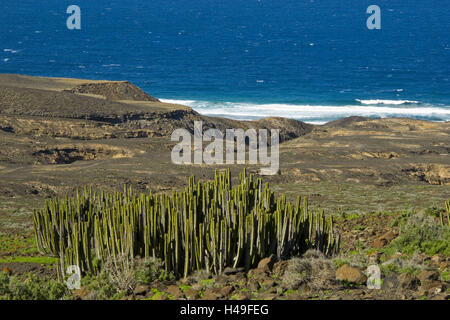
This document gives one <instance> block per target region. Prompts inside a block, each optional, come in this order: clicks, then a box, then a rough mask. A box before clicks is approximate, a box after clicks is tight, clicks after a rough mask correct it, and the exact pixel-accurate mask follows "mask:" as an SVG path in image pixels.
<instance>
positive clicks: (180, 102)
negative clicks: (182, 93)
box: [159, 99, 197, 107]
mask: <svg viewBox="0 0 450 320" xmlns="http://www.w3.org/2000/svg"><path fill="white" fill-rule="evenodd" d="M159 101H161V102H164V103H172V104H183V105H187V106H188V107H190V106H191V104H193V103H195V102H197V101H195V100H175V99H159Z"/></svg>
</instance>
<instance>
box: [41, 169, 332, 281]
mask: <svg viewBox="0 0 450 320" xmlns="http://www.w3.org/2000/svg"><path fill="white" fill-rule="evenodd" d="M239 181H240V183H239V184H238V185H236V186H234V187H233V186H232V183H231V175H230V171H229V170H227V171H226V172H221V173H218V172H217V171H216V172H215V176H214V180H212V181H206V182H202V183H201V182H197V183H196V181H195V178H194V177H190V179H189V183H188V185H187V186H186V187H185V188H184V190H183V191H180V192H176V191H173V192H172V193H171V195H168V194H163V193H162V194H158V195H154V194H153V193H151V192H150V193H149V194H139V195H138V194H136V193H134V192H133V191H132V189H131V188H126V187H125V188H124V191H123V193H120V192H115V193H112V194H108V193H105V192H103V191H102V192H95V191H93V190H92V189H91V188H86V187H85V188H84V189H83V191H77V193H76V196H75V197H67V196H65V197H63V198H54V199H51V200H49V201H47V202H46V203H45V206H44V208H43V209H41V210H38V211H34V218H33V222H34V229H35V235H36V242H37V246H38V248H39V250H40V251H41V252H42V253H44V254H49V255H53V256H55V257H59V259H60V265H59V268H58V269H59V270H58V274H59V275H60V276H64V270H65V268H66V267H67V266H68V265H71V264H76V265H78V266H79V267H80V269H81V270H82V271H83V272H86V273H94V274H95V273H97V272H99V267H98V263H94V262H93V261H94V260H95V261H99V262H100V265H102V264H103V263H104V262H105V261H106V259H107V258H108V257H110V256H112V257H117V256H120V255H123V254H127V255H130V256H137V255H139V256H142V257H145V258H150V257H154V258H160V259H161V260H162V261H164V267H165V270H166V271H167V272H173V273H174V274H175V275H177V276H184V277H186V276H187V275H188V274H190V273H191V272H193V271H195V270H200V269H207V270H209V271H210V272H213V273H216V274H218V273H221V272H222V271H223V270H224V269H225V268H226V267H238V266H243V267H245V268H247V269H248V268H251V267H253V266H255V264H257V263H258V261H259V260H260V259H262V258H264V257H267V256H269V255H271V254H276V255H278V256H279V257H280V258H287V257H289V256H292V255H297V254H301V253H303V252H305V251H306V250H308V249H309V248H317V249H319V250H321V251H322V252H324V253H325V254H327V255H333V254H335V253H336V252H337V251H338V249H339V237H336V236H335V235H334V233H333V222H332V219H331V217H330V218H327V217H325V214H324V213H323V212H318V213H313V212H312V211H310V210H309V209H308V204H307V201H306V199H303V200H302V199H301V198H300V197H298V198H297V201H296V203H295V205H293V204H292V203H290V202H288V201H287V200H286V197H285V196H284V195H281V196H280V197H278V198H276V197H275V195H274V192H273V191H271V190H270V189H269V185H268V184H267V183H266V184H263V182H262V180H261V179H260V178H257V179H256V178H255V177H254V176H253V175H252V174H250V175H247V174H246V171H245V170H244V171H243V172H242V173H241V174H240V176H239Z"/></svg>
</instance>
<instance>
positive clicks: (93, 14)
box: [0, 0, 450, 123]
mask: <svg viewBox="0 0 450 320" xmlns="http://www.w3.org/2000/svg"><path fill="white" fill-rule="evenodd" d="M0 2H1V10H0V73H20V74H28V75H36V76H51V77H72V78H86V79H106V80H129V81H131V82H132V83H134V84H136V85H137V86H140V87H141V88H143V89H144V90H146V91H147V92H148V93H150V94H151V95H153V96H156V97H158V98H160V99H161V100H163V101H169V102H175V103H182V104H185V105H189V106H191V107H192V108H194V109H195V110H196V111H198V112H200V113H202V114H206V115H214V116H224V117H229V118H235V119H257V118H260V117H265V116H283V117H289V118H295V119H299V120H303V121H306V122H311V123H324V122H326V121H330V120H333V119H337V118H341V117H344V116H350V115H362V116H369V117H391V116H399V117H412V118H417V119H427V120H435V121H448V120H450V81H449V78H450V1H442V0H427V1H425V0H407V1H400V0H396V1H393V0H389V1H388V0H371V1H365V0H307V1H304V0H221V1H219V0H217V1H213V0H152V1H142V0H139V1H138V0H127V1H123V0H120V1H119V0H108V1H104V0H97V1H92V0H89V1H88V0H71V1H64V0H46V1H35V0H21V1H6V0H0ZM373 4H375V5H378V6H379V7H380V9H381V11H380V17H381V29H379V30H377V29H374V30H370V29H368V28H367V26H366V20H367V19H368V18H369V16H370V14H368V13H367V12H366V10H367V8H368V6H369V5H373ZM69 5H78V6H79V7H80V9H81V30H69V29H68V28H67V26H66V20H67V18H68V17H69V15H70V14H67V13H66V9H67V7H68V6H69Z"/></svg>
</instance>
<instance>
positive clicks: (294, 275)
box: [282, 250, 335, 290]
mask: <svg viewBox="0 0 450 320" xmlns="http://www.w3.org/2000/svg"><path fill="white" fill-rule="evenodd" d="M282 282H283V284H284V285H286V286H287V287H288V288H291V289H297V288H298V287H300V286H302V285H306V286H308V287H309V288H310V289H311V290H321V289H323V288H326V287H329V286H331V285H332V284H334V282H335V272H334V267H333V263H332V262H331V260H328V259H326V257H325V256H324V255H323V254H321V253H320V252H319V251H316V250H308V251H307V252H306V253H305V254H304V255H303V257H301V258H293V259H291V260H289V263H288V266H287V269H286V271H285V272H284V275H283V277H282Z"/></svg>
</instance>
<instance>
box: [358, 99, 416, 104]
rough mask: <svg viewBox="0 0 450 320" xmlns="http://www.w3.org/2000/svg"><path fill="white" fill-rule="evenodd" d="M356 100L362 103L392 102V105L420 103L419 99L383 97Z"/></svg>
mask: <svg viewBox="0 0 450 320" xmlns="http://www.w3.org/2000/svg"><path fill="white" fill-rule="evenodd" d="M356 101H358V102H360V103H362V104H392V105H401V104H413V103H419V101H413V100H381V99H371V100H360V99H356Z"/></svg>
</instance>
